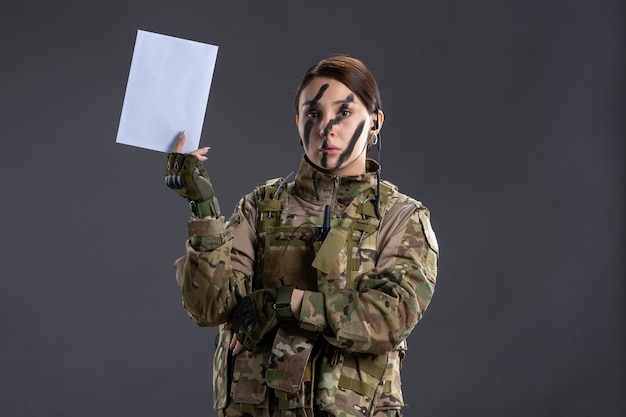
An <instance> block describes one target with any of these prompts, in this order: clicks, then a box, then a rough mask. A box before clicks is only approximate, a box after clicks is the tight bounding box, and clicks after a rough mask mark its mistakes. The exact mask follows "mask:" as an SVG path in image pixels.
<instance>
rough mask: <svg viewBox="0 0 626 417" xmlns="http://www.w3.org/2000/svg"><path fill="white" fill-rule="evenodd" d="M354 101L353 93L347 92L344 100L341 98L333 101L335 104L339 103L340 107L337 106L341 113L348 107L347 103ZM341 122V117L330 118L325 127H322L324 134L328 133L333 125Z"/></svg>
mask: <svg viewBox="0 0 626 417" xmlns="http://www.w3.org/2000/svg"><path fill="white" fill-rule="evenodd" d="M352 102H354V94H349V95H348V97H346V99H345V100H341V101H336V102H335V103H337V104H341V107H339V112H340V113H341V112H342V111H344V110H347V109H348V104H350V103H352ZM340 122H341V117H335V118H334V119H331V120H329V121H328V124H327V125H326V127H325V128H324V134H323V135H324V136H328V134H329V133H330V130H331V129H332V128H333V126H335V125H338V124H339V123H340Z"/></svg>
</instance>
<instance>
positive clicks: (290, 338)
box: [176, 158, 439, 417]
mask: <svg viewBox="0 0 626 417" xmlns="http://www.w3.org/2000/svg"><path fill="white" fill-rule="evenodd" d="M377 169H378V166H377V165H376V164H375V162H373V161H368V173H367V174H364V175H359V176H354V177H335V176H328V175H326V174H323V173H321V172H320V171H317V170H316V169H314V168H313V167H312V166H311V165H310V164H309V163H308V162H307V161H306V160H305V159H304V158H303V161H302V162H301V165H300V169H299V171H298V174H297V176H296V180H295V182H292V183H290V184H288V185H285V187H284V189H283V192H282V193H280V194H279V195H277V196H276V197H277V198H279V199H280V200H279V201H278V202H273V201H269V200H268V199H266V198H265V197H264V196H263V195H259V189H255V190H254V191H253V192H251V193H250V194H248V195H246V196H245V197H244V198H242V199H241V201H240V202H239V204H238V205H237V207H236V209H235V211H234V213H233V215H232V216H231V218H230V219H229V220H228V221H227V222H226V223H225V226H224V230H223V231H219V232H215V233H213V234H212V235H211V236H194V237H193V239H190V241H188V243H187V252H186V254H185V255H184V256H183V257H181V258H180V259H178V260H177V261H176V276H177V281H178V283H179V286H180V288H181V292H182V297H183V305H184V307H185V309H186V310H187V312H188V313H189V316H190V317H191V318H192V319H193V320H194V321H195V322H196V323H197V324H199V325H201V326H217V325H220V335H219V340H218V345H217V349H216V352H215V357H214V370H213V371H214V377H215V380H214V381H215V382H214V407H215V408H216V410H218V414H219V415H220V416H243V415H244V414H249V415H252V416H255V417H260V416H266V417H270V416H271V417H274V416H281V417H286V416H306V415H312V413H313V410H315V412H316V413H317V412H318V411H319V410H323V411H326V412H328V413H329V414H328V415H331V416H337V417H339V416H399V415H400V413H399V410H400V409H401V407H402V406H403V405H404V400H403V398H402V389H401V380H400V367H401V361H402V358H403V357H404V355H405V350H406V342H405V341H406V338H407V337H408V335H409V334H410V333H411V331H412V330H413V328H414V327H415V325H416V324H417V322H418V321H419V320H420V319H421V318H422V317H423V314H424V311H425V310H426V308H427V307H428V305H429V303H430V300H431V298H432V295H433V292H434V288H435V283H436V276H437V258H438V253H439V248H438V244H437V240H436V237H435V234H434V232H433V230H432V227H431V225H430V217H429V212H428V210H427V209H426V208H425V207H424V206H422V204H421V203H419V202H418V201H416V200H413V199H411V198H410V197H408V196H406V195H403V194H401V193H399V192H398V191H397V189H396V188H395V187H394V186H392V185H391V184H389V183H383V184H381V203H382V204H381V211H382V212H383V215H384V218H383V221H382V223H381V222H379V221H378V219H377V218H376V217H375V215H374V214H373V213H374V209H373V205H372V204H371V201H372V199H371V196H372V195H374V194H373V191H374V190H375V189H376V175H375V171H376V170H377ZM326 204H328V205H329V206H330V207H331V212H332V221H331V225H332V228H331V233H329V236H328V237H327V238H326V239H327V240H325V241H324V242H323V243H321V242H313V233H314V230H315V229H314V227H313V226H314V225H317V226H320V225H321V222H322V218H321V215H320V213H322V211H323V206H324V205H326ZM270 206H272V207H273V208H272V207H270ZM268 207H270V211H264V209H265V210H268ZM271 210H275V211H274V212H271ZM274 215H278V216H279V217H278V218H274V217H273V216H274ZM266 217H267V218H266ZM196 221H207V222H211V221H214V220H196ZM261 222H263V224H266V225H268V226H267V227H265V226H263V228H262V229H263V232H261V233H263V234H264V235H263V236H262V238H261V239H259V237H260V233H258V230H257V228H258V227H259V225H260V224H261ZM210 226H211V227H207V228H206V230H215V228H214V227H213V226H216V225H215V224H211V225H210ZM307 228H308V229H307ZM218 229H219V227H218ZM201 230H204V229H201ZM258 242H261V243H263V244H262V245H257V243H258ZM259 246H260V247H259ZM325 248H329V249H325ZM309 262H311V263H310V264H309ZM301 263H306V264H305V265H303V266H302V269H301V272H302V273H301V275H299V274H298V264H301ZM311 265H313V266H314V267H313V266H311ZM278 270H280V272H278ZM284 276H287V277H288V280H289V281H288V282H287V284H290V285H298V287H300V288H303V289H306V291H305V293H304V294H305V295H304V299H303V304H302V310H301V315H300V317H299V322H297V324H296V325H295V327H288V326H293V325H290V324H281V325H280V326H279V327H278V329H277V331H276V332H272V333H270V334H269V335H268V337H267V338H266V340H265V343H262V344H261V345H260V346H259V347H258V349H257V350H255V351H254V352H248V351H245V352H242V353H240V354H239V355H237V356H232V355H231V354H230V352H229V350H228V344H229V342H230V340H231V338H232V331H231V330H227V327H225V326H224V324H225V323H227V322H228V321H229V320H230V317H231V312H232V311H233V309H234V308H235V307H236V305H237V300H239V299H241V297H243V296H244V295H246V294H249V293H250V292H251V291H252V290H253V289H258V288H259V287H275V286H277V285H278V282H279V279H280V278H281V277H284Z"/></svg>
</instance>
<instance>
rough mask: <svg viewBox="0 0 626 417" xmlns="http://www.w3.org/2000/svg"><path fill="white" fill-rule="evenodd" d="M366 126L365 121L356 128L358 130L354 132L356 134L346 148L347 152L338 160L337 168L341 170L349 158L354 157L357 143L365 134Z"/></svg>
mask: <svg viewBox="0 0 626 417" xmlns="http://www.w3.org/2000/svg"><path fill="white" fill-rule="evenodd" d="M364 126H365V120H363V121H362V122H361V123H359V125H358V126H357V127H356V129H355V130H354V133H353V134H352V137H351V138H350V142H349V143H348V147H347V148H346V150H345V151H343V152H342V153H341V155H339V158H337V166H336V168H339V167H340V166H341V164H343V163H344V162H345V161H346V159H348V157H349V156H350V155H352V152H353V151H354V147H355V146H356V144H357V142H358V141H359V138H360V137H361V134H362V133H363V127H364Z"/></svg>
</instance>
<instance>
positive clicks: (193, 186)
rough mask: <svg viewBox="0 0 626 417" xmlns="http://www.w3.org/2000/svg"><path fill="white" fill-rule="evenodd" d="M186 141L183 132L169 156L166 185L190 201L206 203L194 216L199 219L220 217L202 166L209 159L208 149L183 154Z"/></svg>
mask: <svg viewBox="0 0 626 417" xmlns="http://www.w3.org/2000/svg"><path fill="white" fill-rule="evenodd" d="M186 139H187V136H186V135H185V133H184V132H181V133H180V134H179V135H178V137H177V138H176V142H175V143H174V152H172V153H170V154H168V155H167V168H166V171H165V185H167V186H168V187H169V188H171V189H172V190H174V192H176V194H178V195H180V196H181V197H184V198H186V199H187V200H189V201H193V202H196V203H202V202H206V204H204V205H202V206H200V205H197V206H196V207H197V208H198V209H199V210H198V213H194V214H197V215H198V216H199V217H204V216H210V215H214V216H219V215H220V213H219V206H218V205H217V200H216V199H215V193H214V192H213V186H212V185H211V180H210V179H209V176H208V175H207V173H206V171H205V170H204V167H203V166H202V162H203V161H206V159H207V157H206V153H207V152H208V148H202V149H197V150H195V151H193V152H191V153H189V154H184V153H181V151H182V149H183V145H184V144H185V140H186ZM204 206H206V207H204Z"/></svg>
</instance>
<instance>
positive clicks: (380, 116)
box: [372, 110, 385, 133]
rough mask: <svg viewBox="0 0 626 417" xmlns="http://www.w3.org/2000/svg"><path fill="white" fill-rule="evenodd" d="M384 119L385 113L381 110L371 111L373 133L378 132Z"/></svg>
mask: <svg viewBox="0 0 626 417" xmlns="http://www.w3.org/2000/svg"><path fill="white" fill-rule="evenodd" d="M384 121H385V114H384V113H383V111H382V110H378V112H376V113H372V131H373V132H374V133H378V132H380V129H381V128H382V127H383V122H384Z"/></svg>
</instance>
